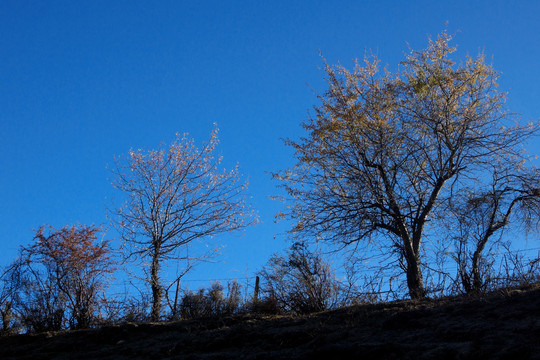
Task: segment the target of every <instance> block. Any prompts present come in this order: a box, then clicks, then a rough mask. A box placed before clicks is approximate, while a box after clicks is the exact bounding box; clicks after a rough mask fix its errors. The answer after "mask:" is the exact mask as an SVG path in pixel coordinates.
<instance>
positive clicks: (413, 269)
mask: <svg viewBox="0 0 540 360" xmlns="http://www.w3.org/2000/svg"><path fill="white" fill-rule="evenodd" d="M407 286H408V288H409V296H410V297H411V299H413V300H416V299H423V298H424V297H425V296H426V291H425V289H424V280H423V279H422V272H421V271H420V262H419V261H418V258H417V256H414V255H413V254H411V255H408V256H407Z"/></svg>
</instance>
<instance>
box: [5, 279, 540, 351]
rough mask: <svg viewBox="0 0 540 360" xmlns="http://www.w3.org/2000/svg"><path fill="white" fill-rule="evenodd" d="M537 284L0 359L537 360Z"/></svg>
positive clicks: (97, 334)
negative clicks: (346, 359) (322, 359)
mask: <svg viewBox="0 0 540 360" xmlns="http://www.w3.org/2000/svg"><path fill="white" fill-rule="evenodd" d="M539 339H540V285H538V284H537V285H535V286H529V287H523V288H517V289H513V290H500V291H497V292H494V293H492V294H489V295H485V296H483V297H480V298H466V297H455V298H446V299H439V300H424V301H417V302H412V301H399V302H392V303H386V304H376V305H361V306H354V307H348V308H343V309H339V310H334V311H327V312H322V313H317V314H312V315H307V316H298V317H291V316H262V315H236V316H230V317H224V318H221V319H202V320H189V321H178V322H173V323H150V324H125V325H119V326H107V327H104V328H101V329H93V330H80V331H71V332H60V333H46V334H38V335H17V336H11V337H4V338H0V358H1V359H32V360H35V359H97V358H100V359H148V358H154V359H165V358H170V359H278V358H280V359H307V358H361V359H540V341H539Z"/></svg>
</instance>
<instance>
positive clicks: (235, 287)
mask: <svg viewBox="0 0 540 360" xmlns="http://www.w3.org/2000/svg"><path fill="white" fill-rule="evenodd" d="M240 289H241V286H240V285H239V284H238V282H236V281H232V282H229V283H228V284H227V295H225V293H224V292H223V290H224V287H223V285H221V283H220V282H217V281H216V282H213V283H212V284H211V285H210V288H208V289H204V288H201V289H199V290H198V291H197V292H193V291H189V290H187V291H186V292H185V294H184V296H183V297H182V302H181V303H180V315H181V317H182V318H183V319H193V318H202V317H212V316H221V315H228V314H232V313H236V312H238V311H239V309H240V307H241V305H242V296H241V293H240Z"/></svg>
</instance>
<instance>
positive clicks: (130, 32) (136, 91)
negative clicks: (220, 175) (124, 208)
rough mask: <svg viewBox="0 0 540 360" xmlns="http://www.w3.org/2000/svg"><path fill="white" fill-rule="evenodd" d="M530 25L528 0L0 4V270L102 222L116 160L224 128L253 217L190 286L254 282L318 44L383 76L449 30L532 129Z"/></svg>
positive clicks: (275, 242) (315, 76) (539, 75)
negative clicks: (58, 234) (49, 237)
mask: <svg viewBox="0 0 540 360" xmlns="http://www.w3.org/2000/svg"><path fill="white" fill-rule="evenodd" d="M539 15H540V3H538V2H537V1H519V2H509V1H494V0H491V1H474V2H473V1H290V0H289V1H266V2H261V1H257V2H256V1H111V0H108V1H86V2H83V1H47V2H41V1H24V0H20V1H19V0H18V1H2V2H1V3H0V33H1V34H2V36H0V135H1V140H0V201H1V206H0V228H1V229H2V232H1V233H0V245H1V249H2V251H1V252H0V265H6V264H7V263H8V262H10V261H11V260H13V259H14V257H15V256H16V253H17V249H18V247H19V246H20V245H24V244H28V242H29V241H31V239H32V236H33V232H32V230H31V229H35V228H38V227H39V226H40V225H43V224H50V225H53V226H55V227H61V226H64V225H67V224H74V223H82V224H103V225H104V226H108V220H107V219H106V211H105V209H106V206H107V205H108V204H109V203H110V200H111V198H113V197H114V196H117V195H118V194H115V190H114V189H113V188H112V186H111V185H110V181H109V179H108V178H109V177H110V174H109V172H108V170H107V169H106V166H107V164H111V163H112V162H113V159H114V156H115V155H121V154H124V153H126V152H127V151H128V150H129V149H130V148H157V147H158V146H159V144H160V143H162V142H164V143H169V142H171V141H172V140H173V139H174V136H175V133H176V132H180V133H184V132H188V133H190V135H191V136H192V137H194V138H195V139H196V140H197V141H198V142H202V141H204V140H206V139H208V137H209V135H210V131H211V130H212V128H213V125H212V124H213V123H214V122H217V123H218V124H219V128H220V139H221V145H220V148H219V152H220V153H221V154H222V155H223V156H224V165H225V166H226V167H231V166H233V165H234V164H236V163H237V162H238V163H239V164H240V166H241V168H242V171H243V173H244V174H245V176H246V177H248V178H249V180H250V184H251V190H250V191H251V194H252V196H253V199H252V200H253V201H252V202H253V205H254V207H255V208H256V209H257V210H258V212H259V215H260V219H261V221H262V223H261V224H259V225H258V226H256V227H254V228H252V229H249V230H247V231H245V232H244V234H243V235H236V236H223V237H219V238H217V239H215V240H217V241H219V242H221V243H223V244H224V245H226V248H224V249H223V254H222V256H221V257H220V258H219V259H218V262H216V263H213V264H204V265H202V266H201V267H199V269H197V270H196V271H194V272H193V273H192V274H191V275H189V277H188V278H191V279H215V278H231V277H242V276H244V275H245V274H248V275H249V276H250V275H252V274H253V272H255V271H257V270H259V269H260V267H261V266H262V265H263V264H264V263H265V262H266V261H267V259H268V258H269V256H270V255H271V254H272V253H273V252H276V251H281V250H283V249H284V248H286V247H287V242H286V239H285V238H284V237H283V236H279V234H280V233H282V232H283V231H284V230H285V229H286V224H281V223H280V224H275V223H274V215H275V213H276V212H277V211H278V210H280V209H281V205H280V204H278V203H275V202H273V201H272V200H270V199H269V196H270V195H274V194H276V193H277V190H276V188H275V185H276V184H275V183H274V182H273V181H271V179H270V175H269V174H268V172H272V171H276V170H280V169H285V168H287V167H289V166H290V165H291V164H292V156H291V155H292V152H291V150H290V149H288V148H286V147H285V146H284V145H283V143H282V142H281V140H280V138H286V137H289V138H293V139H295V138H298V137H299V136H301V135H302V130H301V128H300V123H301V122H302V121H303V120H305V119H306V117H307V116H308V112H309V111H310V109H311V108H312V106H313V105H315V104H316V97H315V94H314V91H319V92H322V91H323V90H324V83H323V80H322V79H323V73H322V71H321V70H320V69H319V68H318V67H319V66H320V65H321V58H320V57H319V50H320V51H321V52H322V53H323V55H324V56H325V57H326V58H327V60H328V61H329V62H330V63H336V62H337V61H340V62H341V63H342V64H343V65H345V66H348V67H351V65H352V60H353V59H355V58H361V57H362V56H363V54H364V52H365V50H367V49H371V50H372V51H373V52H374V53H376V54H377V55H378V56H379V58H380V59H381V60H382V62H383V63H384V64H389V65H390V68H392V67H393V66H395V65H396V64H397V63H398V62H399V61H400V60H402V59H403V54H404V52H406V51H407V49H408V47H407V43H408V44H409V45H410V46H411V47H412V48H413V49H422V48H424V47H425V46H426V44H427V36H428V35H432V36H436V34H437V33H439V32H441V31H442V30H444V29H445V25H444V24H445V23H446V22H448V31H449V32H450V33H454V32H456V31H458V30H459V31H460V32H459V33H458V34H457V36H456V37H455V42H454V43H455V44H457V46H458V55H459V56H464V55H465V54H467V53H469V54H472V55H475V54H477V53H478V51H479V50H484V51H485V53H486V55H487V57H488V59H492V61H493V64H494V67H495V69H497V70H498V71H500V72H502V77H501V79H500V84H501V90H505V91H508V92H509V100H508V103H507V104H508V108H509V109H510V110H512V111H514V112H517V113H520V114H522V116H521V117H522V119H524V120H526V121H530V120H538V119H539V118H540V106H539V99H540V90H539V85H538V84H539V83H540V66H538V64H539V59H540V46H539V44H540V22H538V17H539ZM529 150H530V151H531V152H532V153H536V154H538V153H540V146H539V145H538V144H537V143H534V142H533V143H532V144H531V146H530V147H529ZM115 236H116V235H115V234H114V231H113V230H112V229H110V230H109V232H108V233H107V237H109V238H113V237H115ZM535 245H537V244H535ZM197 286H198V285H193V286H192V287H197Z"/></svg>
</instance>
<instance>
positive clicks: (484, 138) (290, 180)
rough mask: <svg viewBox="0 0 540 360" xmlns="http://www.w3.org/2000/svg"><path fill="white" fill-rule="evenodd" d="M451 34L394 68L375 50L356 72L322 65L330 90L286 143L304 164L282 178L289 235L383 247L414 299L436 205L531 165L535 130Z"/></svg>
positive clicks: (419, 291) (420, 293) (419, 292)
mask: <svg viewBox="0 0 540 360" xmlns="http://www.w3.org/2000/svg"><path fill="white" fill-rule="evenodd" d="M450 41H451V36H450V35H448V34H447V33H446V32H443V33H441V34H440V35H439V36H438V37H437V39H436V40H431V39H430V40H429V45H428V47H427V48H426V49H424V50H423V51H411V52H410V54H409V55H408V56H406V59H405V60H404V61H403V62H401V63H400V67H399V70H398V71H397V72H396V73H391V72H389V71H387V70H384V71H382V72H381V71H380V69H379V61H378V60H377V59H376V58H374V57H366V58H365V59H364V63H363V64H360V63H356V65H355V67H354V70H352V71H349V70H347V69H346V68H344V67H343V66H339V65H338V66H330V65H328V64H327V63H326V62H325V67H324V70H325V73H326V80H327V83H328V89H327V90H326V92H325V93H323V94H322V95H319V96H318V99H319V101H320V105H318V106H317V107H315V114H314V116H313V117H311V118H310V119H308V120H307V121H305V122H304V123H303V127H304V129H305V130H306V131H307V136H306V137H304V138H301V139H300V140H298V141H293V140H286V141H285V142H286V144H287V145H289V146H292V147H293V148H294V149H295V157H296V159H297V160H298V162H297V164H296V166H295V167H294V168H292V169H290V170H286V171H282V172H278V173H276V174H274V177H275V178H276V179H278V180H281V181H282V182H281V183H280V185H281V186H282V188H284V190H285V191H286V193H287V194H288V199H286V200H289V201H290V202H291V204H290V205H289V206H288V207H287V210H286V211H285V212H283V213H280V214H279V216H280V217H283V218H286V219H290V220H292V221H293V222H294V226H293V228H292V229H291V230H290V232H291V234H292V235H294V236H295V237H297V238H304V237H313V238H316V239H317V240H327V241H331V242H335V243H340V244H358V242H359V241H361V240H369V241H375V240H378V241H381V242H386V243H387V244H389V246H391V247H392V248H393V249H394V250H396V254H397V256H398V257H399V259H398V260H400V264H401V266H402V268H403V271H404V272H405V274H406V279H407V286H408V290H409V295H410V297H411V298H413V299H418V298H422V297H424V296H425V286H424V281H423V277H422V271H421V266H422V260H423V259H422V256H421V252H422V247H421V246H422V244H423V240H424V238H425V235H426V234H425V233H426V225H427V224H428V222H429V221H430V220H435V219H434V218H435V217H434V211H435V210H437V209H440V208H441V207H442V206H443V204H445V203H447V200H448V199H449V198H451V197H452V196H453V194H454V193H455V191H457V190H458V189H459V188H460V187H462V186H465V185H466V184H467V183H468V182H469V183H470V182H471V181H475V179H478V178H480V177H482V176H483V175H482V174H485V172H487V171H489V170H490V167H489V164H490V163H492V162H493V161H494V160H495V159H497V160H500V159H504V161H508V162H510V161H512V162H516V163H517V162H519V161H521V160H523V159H524V155H523V152H522V151H521V150H520V148H519V145H520V144H521V142H522V141H523V140H525V139H526V138H527V137H528V136H530V135H532V134H533V133H535V132H536V131H537V130H538V126H537V125H531V124H529V125H526V126H521V125H519V124H517V123H516V124H514V123H512V121H513V120H514V115H512V114H510V113H508V112H507V111H506V110H505V109H504V106H503V104H504V100H505V94H504V93H501V92H498V91H497V90H496V87H497V83H496V80H497V78H498V74H497V73H496V72H495V71H494V70H493V68H492V66H491V65H489V64H487V63H486V62H485V59H484V56H483V55H482V54H480V55H479V56H478V57H476V58H473V57H467V58H466V60H465V61H464V62H462V63H457V62H456V61H455V60H453V59H452V57H451V54H452V53H453V52H454V51H455V50H456V49H455V48H454V47H452V46H451V45H450Z"/></svg>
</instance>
